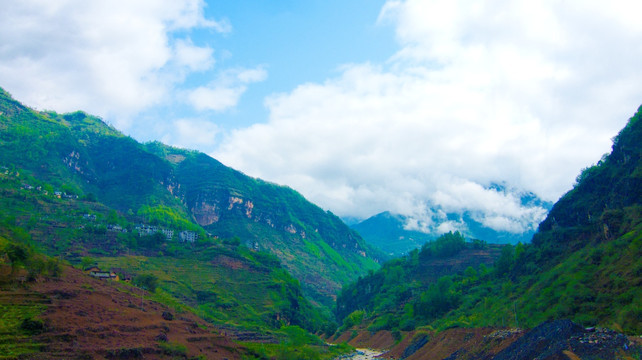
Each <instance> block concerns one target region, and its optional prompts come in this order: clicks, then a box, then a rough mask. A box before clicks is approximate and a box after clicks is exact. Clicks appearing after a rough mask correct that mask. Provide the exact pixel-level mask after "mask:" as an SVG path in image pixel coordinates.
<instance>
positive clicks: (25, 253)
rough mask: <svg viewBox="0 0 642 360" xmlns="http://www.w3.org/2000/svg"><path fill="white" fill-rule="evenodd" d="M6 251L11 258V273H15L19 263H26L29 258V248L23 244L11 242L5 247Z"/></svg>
mask: <svg viewBox="0 0 642 360" xmlns="http://www.w3.org/2000/svg"><path fill="white" fill-rule="evenodd" d="M4 252H5V253H6V254H7V257H8V258H9V260H11V274H14V273H15V271H16V269H17V268H18V265H24V264H25V262H26V261H27V259H29V249H27V247H26V246H24V245H21V244H9V245H7V246H6V247H5V250H4Z"/></svg>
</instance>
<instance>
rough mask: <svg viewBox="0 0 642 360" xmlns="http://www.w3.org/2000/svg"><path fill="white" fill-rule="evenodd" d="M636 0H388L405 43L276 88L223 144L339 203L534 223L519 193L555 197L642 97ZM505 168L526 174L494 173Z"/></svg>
mask: <svg viewBox="0 0 642 360" xmlns="http://www.w3.org/2000/svg"><path fill="white" fill-rule="evenodd" d="M633 7H638V9H634V8H633ZM639 7H640V5H637V4H631V3H630V2H625V1H615V2H614V3H609V4H605V3H603V2H599V1H593V2H591V1H567V2H562V3H560V2H558V1H540V2H508V3H507V2H504V1H481V2H475V3H474V4H473V3H470V2H467V1H451V0H448V1H428V0H424V1H421V0H407V1H388V2H387V3H386V5H385V6H384V7H383V9H382V11H381V14H380V18H379V21H380V22H389V23H392V24H393V25H394V26H395V29H396V35H397V39H398V41H399V44H400V50H399V51H398V52H397V53H396V54H394V55H393V56H391V58H390V60H389V61H388V62H387V63H386V64H369V63H365V64H364V63H362V64H347V65H344V66H343V67H342V68H340V69H339V70H340V73H339V75H338V76H337V77H336V78H332V79H328V80H327V81H325V82H323V83H309V84H303V85H300V86H298V87H297V88H296V89H294V90H293V91H291V92H289V93H283V94H276V95H274V96H272V97H270V98H269V99H268V100H267V101H266V106H267V107H268V108H269V111H270V118H269V120H268V121H267V122H266V123H263V124H256V125H253V126H251V127H249V128H246V129H241V130H237V131H235V132H233V133H231V134H229V136H228V137H227V138H226V140H225V142H224V144H223V145H222V146H221V148H220V149H219V150H218V151H216V152H215V153H214V154H213V155H214V156H215V157H217V158H219V159H220V160H222V161H223V162H224V163H226V164H228V165H230V166H232V167H235V168H238V169H241V170H242V171H244V172H246V173H248V174H250V175H253V176H258V177H261V178H265V179H268V180H271V181H275V182H278V183H284V184H288V185H290V186H292V187H293V188H295V189H297V190H299V191H301V192H302V193H303V194H304V195H305V196H306V197H307V198H308V199H310V200H312V201H313V202H316V203H318V204H320V205H321V206H322V207H324V208H328V209H331V210H332V211H333V212H336V213H337V214H339V215H341V216H357V217H367V216H371V215H373V214H375V213H378V212H381V211H384V210H389V211H392V212H396V213H400V214H404V215H408V216H412V217H413V218H414V219H415V220H416V224H415V225H416V226H418V227H421V226H424V227H426V231H437V232H439V231H447V230H449V229H451V228H452V229H454V228H456V225H457V224H452V223H448V222H443V223H441V224H438V223H435V219H436V218H438V216H437V217H435V211H437V210H435V209H441V210H440V211H445V210H448V211H454V212H460V213H463V212H469V213H474V214H477V215H476V216H477V218H478V219H479V221H480V222H482V223H484V224H485V225H488V226H489V227H491V228H493V229H497V230H506V231H512V232H520V231H524V230H525V229H528V228H532V227H533V226H536V224H537V223H538V222H539V221H541V220H542V217H543V216H544V213H545V211H544V210H543V209H542V208H541V207H539V206H535V205H532V206H529V205H523V204H521V203H520V201H519V198H520V197H519V195H518V194H517V193H518V192H520V191H532V192H534V193H535V194H537V195H538V196H540V197H542V198H543V199H545V200H549V201H554V200H556V199H557V198H558V197H559V196H560V195H561V194H562V193H564V192H565V191H567V190H568V189H570V187H571V186H572V184H573V179H574V178H575V176H576V175H577V173H578V172H579V171H580V169H581V168H583V167H585V166H587V165H589V164H591V163H593V162H596V161H597V160H598V159H599V158H600V157H601V155H602V154H603V153H604V152H607V151H609V149H610V138H611V137H612V136H614V135H615V134H616V133H617V131H618V130H619V129H620V128H621V127H622V126H623V125H624V124H625V122H626V119H628V117H630V115H631V114H632V112H633V111H635V109H636V108H637V106H638V105H639V103H640V101H642V99H641V98H640V94H641V93H642V71H641V70H640V66H639V59H640V57H641V55H642V23H640V22H639V21H638V20H636V16H635V15H633V14H639V13H640V10H642V9H639ZM503 181H505V182H506V183H507V184H509V185H510V186H509V188H512V189H521V190H515V191H514V192H513V193H511V192H497V191H494V190H491V189H490V185H491V184H493V183H496V182H503ZM422 224H423V225H422ZM444 224H445V225H444ZM439 226H442V229H439Z"/></svg>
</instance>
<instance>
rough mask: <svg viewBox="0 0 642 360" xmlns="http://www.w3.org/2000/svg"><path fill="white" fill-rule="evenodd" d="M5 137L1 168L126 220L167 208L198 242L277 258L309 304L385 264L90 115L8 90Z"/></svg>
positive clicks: (337, 232)
mask: <svg viewBox="0 0 642 360" xmlns="http://www.w3.org/2000/svg"><path fill="white" fill-rule="evenodd" d="M0 130H2V131H1V133H0V149H2V154H0V164H4V165H10V166H14V167H17V168H21V169H24V170H26V171H28V172H29V173H31V174H32V175H33V176H34V177H36V178H38V179H43V180H45V181H47V182H48V183H50V184H51V185H52V186H53V187H56V188H58V189H62V190H64V191H65V192H66V193H70V194H75V195H78V196H90V197H95V198H96V199H97V200H98V201H100V202H102V203H105V204H106V205H108V206H110V207H112V208H114V209H115V210H117V211H118V212H119V213H120V214H123V215H127V214H128V215H127V216H133V217H136V216H146V215H145V213H149V212H150V211H151V212H159V211H164V210H163V209H166V208H167V209H171V211H172V212H173V213H174V214H175V215H176V216H178V217H180V218H182V219H184V221H187V222H193V223H194V224H196V225H197V227H199V228H200V229H201V230H200V233H201V236H204V235H205V234H207V233H210V234H212V235H213V236H218V237H220V238H228V237H234V236H239V237H241V238H242V242H243V243H245V244H247V245H248V246H249V247H251V248H256V249H257V250H258V249H261V250H265V251H269V252H272V253H273V254H275V255H276V256H277V257H279V259H280V260H281V261H282V262H283V264H284V266H285V267H286V268H287V269H288V270H289V271H291V272H292V273H293V274H294V275H295V277H297V278H298V279H299V280H300V281H301V283H302V285H303V287H304V289H305V291H306V294H307V295H309V296H312V298H313V299H314V300H315V301H318V302H320V303H324V304H326V305H329V304H330V303H331V302H332V296H333V295H334V294H335V293H336V292H337V290H338V289H339V288H340V286H341V284H343V283H345V282H348V281H350V280H353V279H356V277H357V276H359V275H362V274H364V273H365V272H367V271H368V270H369V269H375V268H377V267H378V265H377V262H378V261H379V257H380V256H382V255H381V254H379V253H378V252H377V250H375V249H373V248H371V247H370V246H369V245H367V244H366V243H365V242H364V241H363V239H362V238H361V237H360V236H359V235H358V234H357V233H356V232H354V231H353V230H351V229H349V228H348V227H347V226H346V225H345V224H344V223H343V222H342V221H341V220H340V219H339V218H338V217H336V216H334V215H333V214H331V213H330V212H325V211H323V210H322V209H320V208H319V207H318V206H316V205H314V204H312V203H310V202H308V201H307V200H306V199H305V198H304V197H303V196H301V195H300V194H299V193H297V192H296V191H294V190H292V189H290V188H287V187H282V186H278V185H275V184H271V183H268V182H265V181H262V180H260V179H255V178H251V177H249V176H246V175H245V174H242V173H241V172H239V171H236V170H234V169H231V168H229V167H227V166H225V165H223V164H222V163H220V162H219V161H217V160H215V159H213V158H211V157H209V156H207V155H205V154H202V153H199V152H196V151H188V150H182V149H176V148H172V147H169V146H166V145H162V144H160V143H149V144H140V143H138V142H137V141H135V140H134V139H132V138H130V137H127V136H125V135H123V134H122V133H120V132H119V131H117V130H116V129H114V128H113V127H111V126H109V125H107V124H105V123H104V122H103V121H102V120H101V119H99V118H96V117H93V116H90V115H88V114H86V113H84V112H74V113H68V114H57V113H55V112H51V111H49V112H38V111H34V110H32V109H29V108H28V107H26V106H24V105H22V104H20V102H18V101H16V100H14V99H13V98H11V96H10V95H9V94H8V93H7V92H6V91H4V90H2V92H0ZM159 155H161V156H159ZM163 155H164V156H163ZM143 210H144V211H143ZM141 211H142V212H141ZM176 230H179V229H176ZM306 274H315V275H314V276H308V275H306Z"/></svg>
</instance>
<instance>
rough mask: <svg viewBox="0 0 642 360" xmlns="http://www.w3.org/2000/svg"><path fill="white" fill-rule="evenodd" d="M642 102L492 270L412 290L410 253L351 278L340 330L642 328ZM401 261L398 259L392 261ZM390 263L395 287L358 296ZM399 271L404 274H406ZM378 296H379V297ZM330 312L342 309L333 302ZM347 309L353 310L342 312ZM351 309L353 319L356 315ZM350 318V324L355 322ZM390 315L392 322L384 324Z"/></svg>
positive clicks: (416, 275) (450, 277) (471, 270)
mask: <svg viewBox="0 0 642 360" xmlns="http://www.w3.org/2000/svg"><path fill="white" fill-rule="evenodd" d="M641 160H642V107H641V108H640V109H638V111H637V113H636V114H635V115H634V116H633V117H632V118H631V119H630V120H629V122H628V124H627V126H626V127H625V128H624V129H623V130H622V131H621V132H620V133H619V134H618V135H617V136H616V137H615V139H614V141H613V151H612V152H611V154H609V155H606V156H604V157H603V158H602V159H601V160H600V161H599V162H598V163H597V164H596V165H595V166H592V167H589V168H587V169H585V170H584V171H583V172H582V173H581V174H580V176H578V178H577V184H576V185H575V187H574V188H573V189H572V190H571V191H569V192H568V193H567V194H565V195H564V196H563V197H562V198H561V199H560V200H559V201H558V202H557V203H556V204H555V205H554V206H553V208H552V210H551V211H550V213H549V215H548V217H547V218H546V219H545V220H544V221H543V222H542V223H541V224H540V226H539V229H538V232H537V233H536V234H535V235H534V237H533V240H532V243H530V244H526V245H523V244H518V245H517V246H514V247H513V246H510V245H508V246H506V247H504V248H503V249H502V251H501V255H500V257H499V258H498V259H497V260H496V261H495V263H494V265H493V267H492V268H488V267H486V266H481V265H480V267H478V268H477V269H475V268H472V267H471V268H468V269H466V270H465V271H464V272H463V273H453V274H451V275H448V276H444V277H441V278H439V279H438V280H437V281H433V282H431V283H430V284H428V285H427V286H426V287H416V286H413V285H412V284H413V283H416V282H418V281H419V280H420V279H421V277H422V276H425V275H423V274H421V273H413V272H412V271H409V270H408V269H410V268H412V261H413V257H412V256H410V257H407V258H404V259H401V260H396V262H393V263H389V264H384V265H383V266H382V269H381V270H379V271H377V272H374V273H372V274H370V275H368V276H367V277H366V278H364V279H363V280H360V281H358V282H356V283H353V284H351V285H350V286H349V287H347V288H346V289H347V290H350V291H344V293H342V296H340V297H339V299H338V301H337V303H338V304H339V306H341V304H344V303H345V304H351V302H352V301H353V299H355V294H359V295H360V297H357V298H358V299H360V300H359V301H361V302H362V303H364V304H368V305H367V307H365V308H366V309H374V310H375V311H374V312H372V313H369V314H368V313H366V314H365V315H366V316H365V318H364V316H363V315H364V314H363V313H359V310H356V311H353V310H355V309H360V308H359V306H356V307H355V306H352V307H348V308H347V310H346V311H339V312H338V315H339V316H338V320H339V321H343V323H344V328H348V327H350V326H352V325H355V323H356V322H366V323H368V322H369V323H371V324H372V326H374V327H375V328H377V327H379V326H384V327H388V328H391V329H393V330H395V329H397V330H398V329H401V330H410V329H413V328H415V327H418V326H427V325H429V326H432V327H433V328H436V329H445V328H450V327H457V326H464V327H482V326H506V325H509V326H518V327H533V326H535V325H537V324H539V323H541V322H542V321H545V320H550V319H561V318H568V319H571V320H573V321H575V322H577V323H579V324H582V325H584V326H594V325H599V326H604V327H609V328H612V329H615V330H618V331H624V332H626V333H629V334H637V335H639V334H640V333H642V322H640V319H641V318H642V162H641ZM396 265H401V266H396ZM395 267H398V268H399V269H400V270H399V271H401V274H402V276H406V277H400V278H401V279H402V281H401V282H400V283H397V284H396V287H397V288H396V289H395V294H405V297H404V298H402V299H400V301H391V299H394V298H393V297H390V296H381V293H380V292H375V293H372V294H371V295H370V296H365V299H361V298H362V297H364V295H363V294H368V292H369V291H370V288H369V287H371V286H372V283H373V281H375V280H376V279H378V278H383V279H387V278H388V277H389V276H387V275H388V274H389V272H390V271H391V269H394V268H395ZM413 274H414V275H413ZM408 276H409V277H408ZM386 301H387V302H388V303H386ZM339 310H342V309H341V308H340V307H339ZM349 311H353V313H350V314H349V315H348V312H349ZM360 315H361V316H360ZM355 319H356V320H358V321H355ZM391 320H394V321H391Z"/></svg>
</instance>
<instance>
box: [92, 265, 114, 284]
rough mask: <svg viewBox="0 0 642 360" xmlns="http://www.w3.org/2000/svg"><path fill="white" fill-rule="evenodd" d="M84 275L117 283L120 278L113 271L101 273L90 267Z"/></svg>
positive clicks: (95, 267) (98, 269)
mask: <svg viewBox="0 0 642 360" xmlns="http://www.w3.org/2000/svg"><path fill="white" fill-rule="evenodd" d="M85 273H87V274H89V276H91V277H95V278H97V279H102V280H116V281H119V280H120V278H119V277H118V275H117V274H116V273H114V272H113V271H102V270H100V268H99V267H97V266H91V267H88V268H86V269H85Z"/></svg>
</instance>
